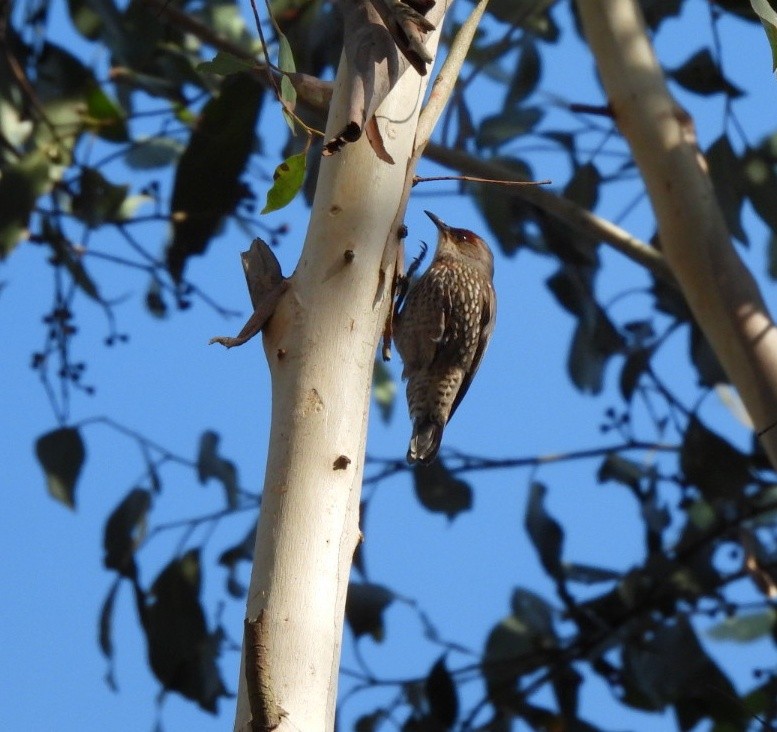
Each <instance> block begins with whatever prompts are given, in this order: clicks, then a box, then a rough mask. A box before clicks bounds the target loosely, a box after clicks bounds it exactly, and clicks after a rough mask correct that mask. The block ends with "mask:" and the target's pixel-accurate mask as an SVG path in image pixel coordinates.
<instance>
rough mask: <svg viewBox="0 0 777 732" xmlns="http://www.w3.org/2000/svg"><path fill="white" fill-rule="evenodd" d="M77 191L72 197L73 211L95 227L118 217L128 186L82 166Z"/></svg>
mask: <svg viewBox="0 0 777 732" xmlns="http://www.w3.org/2000/svg"><path fill="white" fill-rule="evenodd" d="M78 181H79V191H78V193H77V194H76V195H75V196H74V197H73V213H74V214H75V215H76V216H77V217H78V218H79V219H81V220H82V221H83V222H84V223H85V224H86V225H87V226H89V227H90V228H92V229H96V228H97V227H98V226H102V225H103V224H104V223H106V222H107V221H115V220H117V219H118V218H120V217H119V211H120V210H121V205H122V203H124V200H125V199H126V197H127V191H128V190H129V186H126V185H114V184H113V183H111V182H110V181H109V180H108V179H107V178H106V177H105V176H104V175H103V174H102V173H101V172H100V171H99V170H96V169H95V168H84V169H83V171H82V172H81V177H80V178H79V179H78Z"/></svg>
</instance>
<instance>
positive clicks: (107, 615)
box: [98, 578, 121, 691]
mask: <svg viewBox="0 0 777 732" xmlns="http://www.w3.org/2000/svg"><path fill="white" fill-rule="evenodd" d="M120 585H121V580H120V579H118V578H117V579H116V580H115V581H114V583H113V584H112V585H111V589H110V590H108V594H107V595H106V596H105V600H103V604H102V608H101V609H100V621H99V626H98V627H99V631H98V640H99V643H100V650H101V651H102V654H103V656H105V658H106V659H107V661H108V671H107V673H106V674H105V680H106V682H107V684H108V686H109V687H110V689H111V690H112V691H117V689H118V687H117V684H116V678H115V676H114V669H113V608H114V607H115V605H116V596H117V595H118V592H119V586H120Z"/></svg>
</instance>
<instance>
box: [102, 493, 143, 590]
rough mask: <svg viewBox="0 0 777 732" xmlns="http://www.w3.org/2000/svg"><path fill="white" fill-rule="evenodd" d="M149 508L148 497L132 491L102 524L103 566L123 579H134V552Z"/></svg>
mask: <svg viewBox="0 0 777 732" xmlns="http://www.w3.org/2000/svg"><path fill="white" fill-rule="evenodd" d="M150 508H151V493H150V492H149V491H147V490H144V489H142V488H133V489H132V490H131V491H130V492H129V493H128V494H127V495H126V496H125V497H124V498H123V499H122V501H121V503H119V505H118V506H116V508H115V509H114V510H113V512H112V513H111V515H110V516H109V517H108V520H107V521H106V522H105V530H104V533H103V550H104V551H105V556H104V558H103V563H104V564H105V568H106V569H113V570H115V571H116V572H118V573H119V574H120V575H122V576H123V577H128V578H131V579H133V578H135V577H137V565H136V564H135V550H136V549H137V547H138V545H139V544H140V542H142V541H143V538H144V536H145V533H146V517H147V515H148V511H149V509H150Z"/></svg>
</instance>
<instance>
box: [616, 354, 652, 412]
mask: <svg viewBox="0 0 777 732" xmlns="http://www.w3.org/2000/svg"><path fill="white" fill-rule="evenodd" d="M653 353H654V350H653V349H652V348H639V349H637V350H636V351H632V352H631V353H629V355H628V356H626V360H625V361H624V362H623V368H622V369H621V375H620V380H619V381H618V387H619V388H620V392H621V396H623V398H624V399H625V400H626V401H627V402H630V401H631V398H632V397H633V396H634V391H635V390H636V388H637V386H638V385H639V380H640V378H641V377H642V374H644V373H645V372H646V371H647V370H648V368H649V367H650V359H651V358H652V357H653Z"/></svg>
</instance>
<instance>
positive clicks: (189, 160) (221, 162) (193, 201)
mask: <svg viewBox="0 0 777 732" xmlns="http://www.w3.org/2000/svg"><path fill="white" fill-rule="evenodd" d="M262 96H263V91H262V86H261V84H260V83H259V81H258V80H257V79H256V78H254V77H253V76H252V75H250V74H232V75H230V76H228V77H225V79H224V81H223V82H222V86H221V92H220V94H219V96H218V97H214V98H213V99H211V100H210V101H209V102H208V103H207V104H206V105H205V107H204V108H203V110H202V114H201V115H200V118H199V120H198V123H197V126H196V128H195V130H194V132H193V133H192V136H191V139H190V140H189V144H188V145H187V147H186V150H185V151H184V153H183V155H182V156H181V160H180V162H179V163H178V168H177V170H176V174H175V184H174V186H173V197H172V219H173V240H172V242H171V243H170V245H169V246H168V249H167V267H168V269H169V271H170V273H171V275H172V276H173V277H174V278H175V279H176V280H180V278H181V276H182V275H183V270H184V267H185V266H186V260H187V259H188V258H189V257H191V256H194V255H197V254H202V253H203V252H204V251H205V249H206V248H207V246H208V243H209V242H210V240H211V237H212V236H213V235H214V234H215V233H216V230H217V229H218V227H219V226H220V224H221V222H222V220H223V218H224V217H225V216H227V215H228V214H230V213H232V212H233V211H234V209H235V206H237V204H238V202H239V201H240V200H241V198H242V197H243V196H244V195H245V189H244V187H243V186H242V185H241V183H240V176H241V174H242V172H243V170H244V168H245V166H246V163H247V162H248V157H249V155H250V154H251V150H252V148H253V141H254V128H255V127H256V120H257V118H258V115H259V109H260V107H261V100H262Z"/></svg>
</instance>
